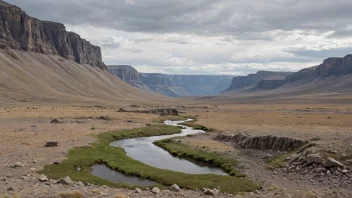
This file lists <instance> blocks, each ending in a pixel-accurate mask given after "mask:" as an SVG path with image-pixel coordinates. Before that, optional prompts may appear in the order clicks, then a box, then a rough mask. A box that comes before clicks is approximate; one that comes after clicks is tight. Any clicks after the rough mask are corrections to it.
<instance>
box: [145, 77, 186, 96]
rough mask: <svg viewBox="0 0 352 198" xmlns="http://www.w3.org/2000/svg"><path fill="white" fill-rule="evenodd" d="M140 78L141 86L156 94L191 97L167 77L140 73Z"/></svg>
mask: <svg viewBox="0 0 352 198" xmlns="http://www.w3.org/2000/svg"><path fill="white" fill-rule="evenodd" d="M140 78H141V80H142V82H143V84H145V85H146V86H147V87H149V89H151V90H153V91H154V92H156V93H160V94H163V95H166V96H170V97H178V96H189V95H191V94H190V93H188V92H187V91H186V90H185V89H184V88H183V87H181V86H177V85H176V84H175V83H174V81H173V79H172V78H171V77H170V76H169V75H166V74H147V73H141V74H140Z"/></svg>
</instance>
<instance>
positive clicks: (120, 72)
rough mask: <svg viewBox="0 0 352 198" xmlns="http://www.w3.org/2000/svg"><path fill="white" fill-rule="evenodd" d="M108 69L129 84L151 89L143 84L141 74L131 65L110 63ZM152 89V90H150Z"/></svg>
mask: <svg viewBox="0 0 352 198" xmlns="http://www.w3.org/2000/svg"><path fill="white" fill-rule="evenodd" d="M108 70H109V72H110V73H112V74H114V75H115V76H117V77H119V78H120V79H121V80H123V81H125V82H127V83H128V84H130V85H132V86H134V87H137V88H140V89H144V90H150V89H149V88H148V87H147V86H146V85H144V84H143V82H142V80H141V78H140V74H139V73H138V71H137V70H136V69H135V68H133V67H132V66H129V65H109V66H108ZM150 91H151V90H150Z"/></svg>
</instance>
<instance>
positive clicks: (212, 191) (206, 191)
mask: <svg viewBox="0 0 352 198" xmlns="http://www.w3.org/2000/svg"><path fill="white" fill-rule="evenodd" d="M216 193H217V192H216V191H214V190H210V189H204V194H205V195H211V196H215V195H216Z"/></svg>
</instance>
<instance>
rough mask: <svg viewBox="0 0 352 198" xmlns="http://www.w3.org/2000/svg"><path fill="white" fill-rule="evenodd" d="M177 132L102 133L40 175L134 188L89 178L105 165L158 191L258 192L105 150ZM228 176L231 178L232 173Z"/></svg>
mask: <svg viewBox="0 0 352 198" xmlns="http://www.w3.org/2000/svg"><path fill="white" fill-rule="evenodd" d="M180 131H181V129H180V128H179V127H174V126H166V125H152V126H149V127H145V128H139V129H130V130H121V131H112V132H107V133H103V134H100V135H98V137H97V138H98V140H97V142H96V143H94V144H92V145H91V146H85V147H79V148H74V149H71V150H70V151H69V153H68V159H67V160H65V161H63V162H62V163H61V164H58V165H48V166H45V167H44V169H43V170H42V171H41V173H42V174H45V175H47V176H49V177H51V178H53V179H59V178H62V177H65V176H69V177H70V178H71V179H73V180H75V181H82V182H89V183H94V184H96V185H107V186H111V187H119V188H135V187H136V186H131V185H128V184H121V183H113V182H110V181H107V180H104V179H102V178H99V177H96V176H94V175H92V174H91V171H92V170H91V167H92V166H93V165H95V164H105V165H107V166H108V167H109V168H111V169H113V170H116V171H119V172H121V173H123V174H125V175H131V176H137V177H140V178H144V179H150V180H153V181H155V182H157V183H159V187H162V186H163V185H167V186H170V185H172V184H175V183H177V184H178V185H179V186H180V187H182V188H188V189H200V188H215V187H218V186H220V187H221V190H222V191H223V192H227V193H237V192H243V191H246V192H249V191H254V190H257V189H258V188H259V186H258V185H256V184H255V183H253V182H252V181H250V180H248V179H246V178H240V177H231V176H221V175H213V174H205V175H193V174H185V173H181V172H174V171H170V170H164V169H158V168H155V167H152V166H149V165H146V164H143V163H141V162H139V161H137V160H134V159H132V158H130V157H128V156H127V155H126V153H125V151H124V149H123V148H119V147H112V146H109V144H110V143H111V142H113V141H115V140H121V139H127V138H136V137H148V136H157V135H167V134H176V133H180ZM210 161H211V160H210ZM218 163H220V162H218ZM77 167H80V168H81V171H76V169H77ZM232 174H233V175H235V174H234V173H232Z"/></svg>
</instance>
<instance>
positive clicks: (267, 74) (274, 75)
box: [226, 71, 292, 92]
mask: <svg viewBox="0 0 352 198" xmlns="http://www.w3.org/2000/svg"><path fill="white" fill-rule="evenodd" d="M290 74H292V72H273V71H258V72H257V73H256V74H249V75H247V76H238V77H234V78H233V79H232V84H231V86H230V87H229V88H228V89H227V90H226V92H227V91H236V90H241V89H250V88H256V87H257V85H258V83H259V82H261V81H263V80H266V81H264V82H261V86H262V87H264V89H268V88H271V89H272V88H277V87H278V85H279V84H280V83H281V80H285V78H286V77H287V76H288V75H290ZM259 88H260V87H259Z"/></svg>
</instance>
